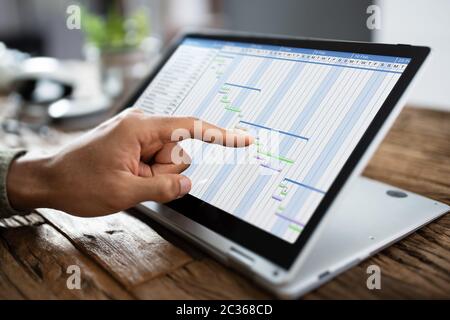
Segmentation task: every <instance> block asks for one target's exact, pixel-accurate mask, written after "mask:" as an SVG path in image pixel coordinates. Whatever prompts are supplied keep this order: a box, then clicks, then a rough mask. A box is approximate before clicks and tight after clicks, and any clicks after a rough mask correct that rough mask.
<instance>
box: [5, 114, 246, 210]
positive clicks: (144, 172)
mask: <svg viewBox="0 0 450 320" xmlns="http://www.w3.org/2000/svg"><path fill="white" fill-rule="evenodd" d="M196 121H199V120H198V119H195V118H192V117H159V116H149V115H146V114H144V113H143V112H142V111H141V110H139V109H134V108H133V109H129V110H126V111H124V112H122V113H121V114H119V115H117V116H115V117H114V118H112V119H110V120H108V121H106V122H105V123H103V124H101V125H100V126H98V127H97V128H95V129H93V130H92V131H90V132H88V133H86V134H85V135H84V136H82V137H81V138H80V139H78V140H77V141H75V142H74V143H72V144H70V145H67V146H66V147H64V148H62V149H61V150H60V151H59V152H57V153H56V154H53V155H50V156H40V157H38V156H33V155H31V154H27V155H25V156H23V157H20V158H18V159H16V160H15V161H14V162H13V163H12V164H11V167H10V170H9V172H8V176H7V194H8V198H9V201H10V203H11V205H12V207H13V208H15V209H17V210H25V209H31V208H44V207H45V208H53V209H58V210H62V211H65V212H67V213H70V214H74V215H78V216H85V217H88V216H100V215H106V214H110V213H114V212H117V211H120V210H124V209H127V208H130V207H132V206H134V205H136V204H138V203H140V202H144V201H158V202H167V201H171V200H174V199H177V198H179V197H181V196H183V195H185V194H186V193H188V192H189V190H190V189H191V181H190V180H189V178H187V177H185V176H183V175H181V174H180V173H181V172H182V171H184V170H185V169H186V168H187V167H188V166H189V162H190V161H189V157H188V155H187V154H186V153H185V152H183V150H182V148H181V147H180V146H179V145H178V144H177V143H176V141H175V142H174V141H173V139H172V134H173V132H174V131H175V130H177V129H184V130H185V131H187V132H188V133H190V137H192V138H195V139H201V140H203V141H207V142H213V143H220V144H223V145H227V146H235V147H242V146H247V145H249V144H250V143H251V142H252V137H251V136H249V135H246V134H242V133H237V132H230V131H228V130H225V129H221V128H218V127H216V126H214V125H212V124H209V123H207V122H201V127H202V128H201V135H200V136H199V137H196V136H195V135H194V126H195V123H196ZM208 131H210V132H211V131H215V132H216V133H219V134H221V135H222V136H221V137H219V138H220V139H216V137H215V136H214V135H212V136H213V137H212V138H211V134H208ZM185 138H186V137H185ZM208 140H210V141H208ZM212 140H214V141H212ZM172 154H177V155H179V156H181V157H182V158H183V161H181V162H178V161H177V162H174V161H173V159H172Z"/></svg>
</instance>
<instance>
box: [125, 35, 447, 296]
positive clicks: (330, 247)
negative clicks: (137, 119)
mask: <svg viewBox="0 0 450 320" xmlns="http://www.w3.org/2000/svg"><path fill="white" fill-rule="evenodd" d="M429 52H430V49H429V48H426V47H419V46H410V45H403V44H399V45H388V44H374V43H362V42H345V41H331V40H317V39H298V38H288V37H280V36H266V35H254V34H245V33H235V32H224V31H208V32H190V33H185V34H183V35H181V36H180V37H178V38H177V39H176V40H175V41H174V42H173V43H172V45H171V46H170V47H169V48H168V50H167V51H166V52H165V53H164V54H163V55H162V57H161V59H160V60H159V62H158V63H157V64H156V66H155V68H154V70H153V71H152V73H151V74H150V76H149V77H148V78H147V79H146V81H144V83H143V84H142V86H141V87H140V88H139V90H138V91H137V93H136V94H135V95H134V97H133V98H132V101H131V102H130V103H129V104H128V105H129V106H133V107H136V108H140V109H142V110H144V111H145V112H147V113H148V114H154V115H161V114H162V115H189V116H194V117H197V118H199V119H202V120H206V121H209V122H211V123H214V124H216V125H218V126H221V127H225V128H228V129H239V130H245V131H248V132H250V133H251V134H252V135H253V136H254V137H255V140H254V143H253V144H252V145H250V146H248V147H245V148H227V147H223V146H219V145H216V144H205V143H203V142H200V141H195V140H186V141H182V142H181V143H180V144H181V145H182V147H183V148H184V149H185V150H187V152H188V153H189V154H190V156H191V158H192V163H191V165H190V167H189V168H188V169H187V170H186V171H185V172H184V173H183V174H185V175H187V176H188V177H190V179H191V180H192V189H191V191H190V193H189V194H188V195H186V196H184V197H182V198H180V199H177V200H175V201H172V202H170V203H166V204H158V203H154V202H146V203H142V204H140V205H139V206H138V208H139V209H140V210H141V211H142V212H144V213H145V214H147V215H149V216H150V217H152V218H153V219H155V220H157V221H159V222H160V223H162V224H163V225H165V226H167V227H168V228H170V229H172V230H173V231H175V232H176V233H178V234H181V235H182V236H184V237H186V238H187V239H189V240H191V241H193V242H194V243H195V244H196V245H198V246H199V247H201V248H203V249H204V250H206V251H207V252H208V253H210V254H211V255H212V256H214V257H215V258H216V259H218V260H219V261H221V262H222V263H224V264H226V265H229V266H231V267H232V268H235V269H236V270H238V271H239V272H241V273H243V274H245V275H246V276H247V277H249V278H250V279H252V280H253V281H254V282H256V283H258V284H259V285H260V286H262V287H264V288H266V289H268V290H269V291H271V292H273V293H274V294H276V295H277V296H279V297H281V298H295V297H299V296H301V295H302V294H304V293H306V292H308V291H310V290H312V289H314V288H316V287H318V286H319V285H320V284H322V283H324V282H325V281H328V280H330V279H331V278H333V277H334V276H336V275H337V274H339V273H340V272H343V271H345V270H346V269H348V268H350V267H351V266H353V265H355V264H357V263H359V262H360V261H361V260H363V259H366V258H367V257H369V256H371V255H373V254H374V253H376V252H377V251H379V250H381V249H383V248H384V247H386V246H388V245H389V244H391V243H393V242H394V241H397V240H399V239H401V238H402V237H404V236H406V235H408V234H409V233H411V232H413V231H414V230H416V229H418V228H420V227H421V226H423V225H424V224H426V223H428V222H430V221H432V220H433V219H436V218H437V217H439V216H440V215H442V214H444V213H445V212H447V211H448V209H449V207H448V206H447V205H445V204H442V203H439V202H437V201H434V200H431V199H426V198H424V197H421V196H419V195H416V194H413V193H411V192H408V191H405V190H400V189H398V188H394V187H391V186H389V185H385V184H382V183H380V182H376V181H372V180H369V179H367V178H362V177H360V173H361V172H362V170H363V169H364V166H365V165H366V163H367V162H368V160H369V159H370V157H371V155H372V154H373V152H374V151H375V149H376V147H377V146H378V145H379V143H380V142H381V140H382V138H383V137H384V135H385V133H386V132H387V130H388V129H389V127H390V126H391V125H392V123H393V121H394V120H395V118H396V117H397V115H398V114H399V112H400V110H401V107H402V106H403V102H402V101H404V100H403V99H404V97H405V91H406V89H407V88H408V87H409V86H410V83H411V82H412V80H413V78H415V76H416V73H417V72H418V70H419V68H420V67H421V66H422V64H423V63H424V61H425V59H426V57H427V55H428V54H429Z"/></svg>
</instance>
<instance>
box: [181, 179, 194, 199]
mask: <svg viewBox="0 0 450 320" xmlns="http://www.w3.org/2000/svg"><path fill="white" fill-rule="evenodd" d="M189 190H191V180H189V178H187V177H185V176H182V177H181V179H180V197H181V196H184V195H185V194H186V193H188V192H189Z"/></svg>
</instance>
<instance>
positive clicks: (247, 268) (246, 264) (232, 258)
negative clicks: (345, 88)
mask: <svg viewBox="0 0 450 320" xmlns="http://www.w3.org/2000/svg"><path fill="white" fill-rule="evenodd" d="M227 256H228V261H229V263H230V265H232V266H234V267H235V268H237V269H238V270H240V271H243V272H246V273H249V272H250V273H252V271H253V265H254V263H255V260H254V259H253V258H252V257H250V256H249V255H248V254H246V253H244V252H242V251H240V250H239V249H236V248H234V247H230V249H229V250H228V254H227Z"/></svg>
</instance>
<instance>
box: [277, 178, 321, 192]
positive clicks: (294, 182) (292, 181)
mask: <svg viewBox="0 0 450 320" xmlns="http://www.w3.org/2000/svg"><path fill="white" fill-rule="evenodd" d="M284 180H286V181H287V182H290V183H293V184H296V185H298V186H300V187H303V188H306V189H309V190H312V191H315V192H319V193H323V194H325V191H323V190H320V189H317V188H314V187H311V186H308V185H306V184H304V183H300V182H298V181H295V180H292V179H289V178H284Z"/></svg>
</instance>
